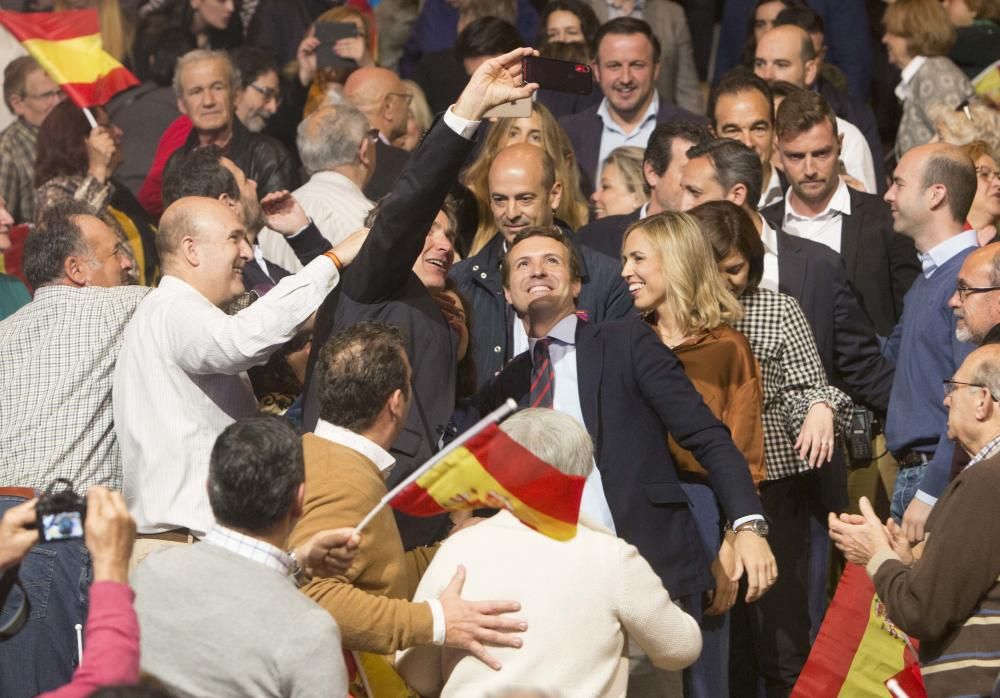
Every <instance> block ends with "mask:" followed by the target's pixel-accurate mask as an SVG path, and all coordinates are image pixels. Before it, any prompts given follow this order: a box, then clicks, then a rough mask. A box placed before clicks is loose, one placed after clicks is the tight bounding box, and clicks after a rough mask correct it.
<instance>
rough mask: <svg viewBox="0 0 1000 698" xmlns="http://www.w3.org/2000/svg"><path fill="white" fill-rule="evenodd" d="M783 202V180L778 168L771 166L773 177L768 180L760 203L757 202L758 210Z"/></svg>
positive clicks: (762, 191) (761, 194)
mask: <svg viewBox="0 0 1000 698" xmlns="http://www.w3.org/2000/svg"><path fill="white" fill-rule="evenodd" d="M780 200H781V178H780V177H779V176H778V168H777V167H775V166H773V165H772V166H771V177H770V178H769V179H768V180H767V186H766V187H764V189H763V190H761V192H760V201H758V202H757V210H760V209H762V208H764V207H765V206H770V205H771V204H773V203H775V202H776V201H780Z"/></svg>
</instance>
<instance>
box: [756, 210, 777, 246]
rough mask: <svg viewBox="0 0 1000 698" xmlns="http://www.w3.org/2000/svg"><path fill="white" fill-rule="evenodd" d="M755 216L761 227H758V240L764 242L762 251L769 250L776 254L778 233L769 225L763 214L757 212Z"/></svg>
mask: <svg viewBox="0 0 1000 698" xmlns="http://www.w3.org/2000/svg"><path fill="white" fill-rule="evenodd" d="M757 216H758V217H759V218H760V222H761V224H762V227H761V229H760V240H761V242H763V243H764V251H765V252H770V253H771V254H773V255H774V256H775V257H777V256H778V233H777V232H776V231H775V230H774V228H772V227H771V224H770V223H768V222H767V219H766V218H764V216H761V215H760V214H759V213H758V214H757Z"/></svg>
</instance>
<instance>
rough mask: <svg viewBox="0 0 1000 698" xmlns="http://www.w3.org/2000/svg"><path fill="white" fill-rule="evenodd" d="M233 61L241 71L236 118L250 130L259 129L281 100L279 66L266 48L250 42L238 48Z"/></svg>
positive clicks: (235, 106)
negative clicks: (251, 44)
mask: <svg viewBox="0 0 1000 698" xmlns="http://www.w3.org/2000/svg"><path fill="white" fill-rule="evenodd" d="M233 61H234V63H235V64H236V68H237V69H238V70H239V73H240V87H239V89H238V90H237V91H236V97H235V99H234V103H233V104H234V108H235V111H236V118H237V119H239V120H240V123H242V124H243V125H244V126H246V128H247V130H248V131H250V132H251V133H260V132H261V131H263V130H264V128H265V127H266V126H267V122H268V119H270V118H271V117H272V116H274V115H275V114H276V113H277V112H278V106H279V105H280V104H281V82H280V81H279V79H278V67H277V66H276V65H275V64H274V60H273V59H272V58H271V56H270V55H268V54H267V53H266V52H265V51H262V50H261V49H259V48H256V47H253V46H247V47H245V48H241V49H239V50H238V51H236V53H235V55H234V56H233Z"/></svg>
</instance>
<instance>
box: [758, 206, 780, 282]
mask: <svg viewBox="0 0 1000 698" xmlns="http://www.w3.org/2000/svg"><path fill="white" fill-rule="evenodd" d="M757 216H758V218H760V221H761V223H762V224H763V227H762V228H761V230H760V240H761V242H763V243H764V276H763V277H762V278H761V280H760V286H761V288H766V289H767V290H768V291H773V292H774V293H777V292H778V233H776V232H775V230H774V228H772V227H771V224H770V223H768V222H767V219H766V218H764V216H761V215H760V214H757Z"/></svg>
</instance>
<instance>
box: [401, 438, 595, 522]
mask: <svg viewBox="0 0 1000 698" xmlns="http://www.w3.org/2000/svg"><path fill="white" fill-rule="evenodd" d="M585 482H586V478H583V477H579V476H574V475H566V474H564V473H562V472H560V471H559V470H557V469H556V468H554V467H552V466H551V465H549V464H548V463H545V462H544V461H542V460H539V459H538V457H537V456H535V455H534V454H533V453H531V452H530V451H528V450H527V449H526V448H524V447H523V446H521V445H520V444H519V443H517V442H516V441H514V440H513V439H511V438H510V437H509V436H507V434H505V433H504V432H502V431H500V429H499V428H498V427H497V425H496V424H490V425H489V426H487V427H486V428H485V429H483V430H482V431H481V432H479V433H478V434H476V435H475V436H473V437H472V438H470V439H469V440H468V441H466V442H465V443H464V444H462V445H461V446H459V447H458V448H457V449H455V450H454V451H452V452H451V453H449V454H447V455H446V456H445V457H444V458H443V459H442V460H441V462H440V463H438V464H436V465H435V466H433V467H432V468H430V469H429V470H428V471H427V472H426V473H424V474H423V475H421V476H420V477H418V478H417V479H416V480H415V481H414V482H412V483H410V484H409V485H407V486H406V487H405V488H403V489H402V490H401V491H400V492H399V494H397V495H396V496H395V497H393V498H392V499H391V500H390V501H389V504H390V505H391V506H392V508H393V509H398V510H399V511H401V512H403V513H405V514H410V515H411V516H433V515H435V514H440V513H442V512H445V511H455V510H458V509H475V508H477V507H490V508H495V509H508V510H510V512H511V513H513V514H514V516H516V517H517V518H519V519H520V520H521V521H522V522H523V523H525V524H526V525H528V526H530V527H531V528H533V529H535V530H536V531H538V532H539V533H544V534H545V535H547V536H549V537H550V538H555V539H556V540H569V539H571V538H573V536H575V535H576V523H577V519H578V518H579V516H580V498H581V497H582V496H583V486H584V483H585Z"/></svg>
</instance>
